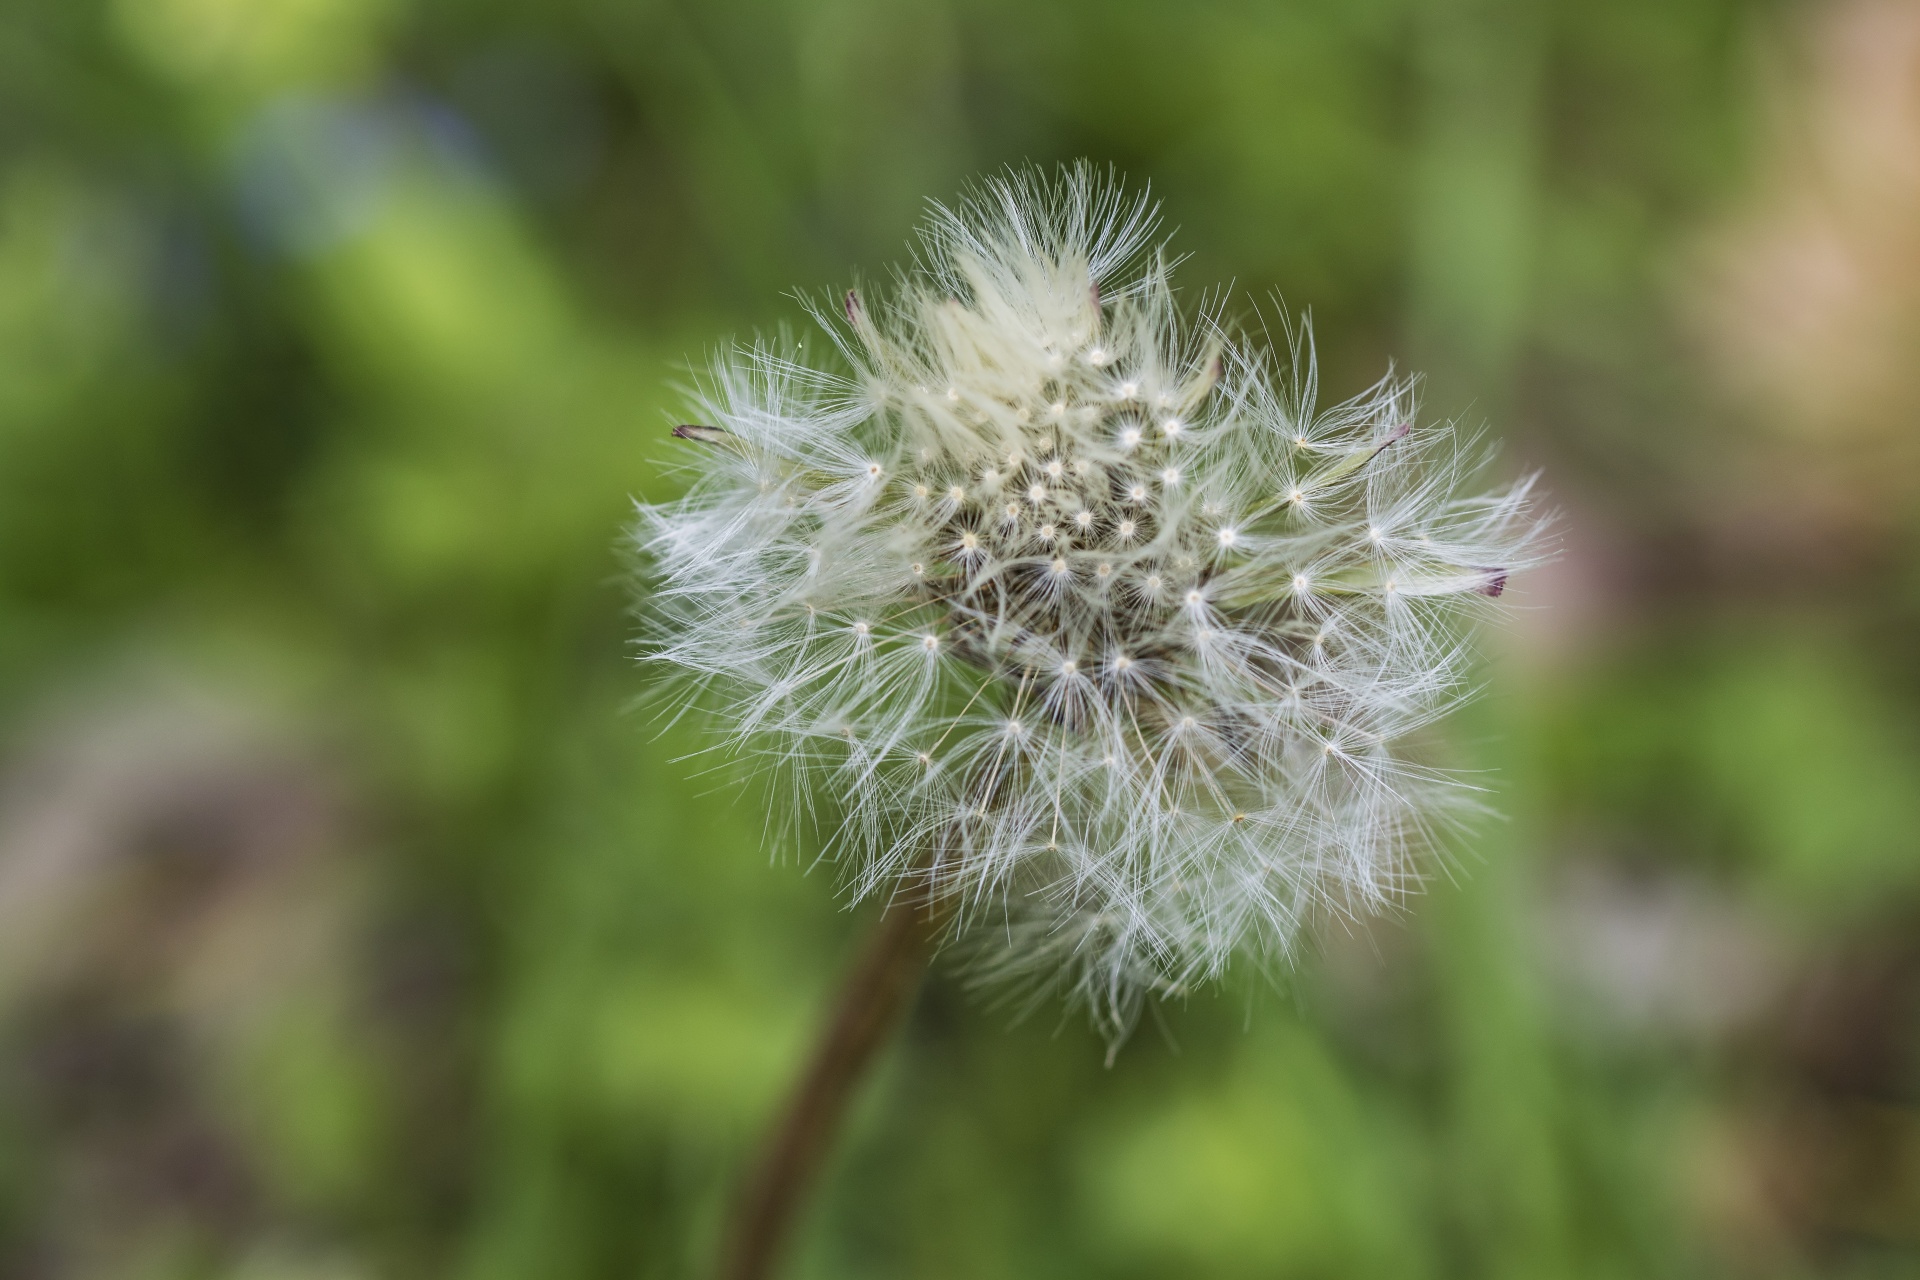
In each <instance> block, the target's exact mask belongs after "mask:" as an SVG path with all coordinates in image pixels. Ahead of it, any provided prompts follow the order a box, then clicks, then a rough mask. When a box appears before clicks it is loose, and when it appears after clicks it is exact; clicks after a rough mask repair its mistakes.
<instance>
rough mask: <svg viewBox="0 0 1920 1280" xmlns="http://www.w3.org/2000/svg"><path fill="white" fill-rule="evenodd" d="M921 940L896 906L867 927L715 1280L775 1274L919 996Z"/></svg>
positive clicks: (741, 1204) (730, 1229) (730, 1227)
mask: <svg viewBox="0 0 1920 1280" xmlns="http://www.w3.org/2000/svg"><path fill="white" fill-rule="evenodd" d="M927 932H928V926H927V922H926V921H924V920H922V919H921V918H920V913H919V912H918V911H916V910H914V909H913V908H912V907H910V906H909V905H907V904H906V903H904V902H901V903H895V904H894V905H893V906H891V907H890V908H888V910H887V912H886V914H885V915H883V916H882V917H881V918H880V921H879V923H878V924H876V925H875V926H874V930H873V933H872V935H871V936H870V937H869V938H868V940H867V944H866V950H865V951H864V953H863V954H862V955H861V957H860V960H859V962H858V963H857V964H856V965H855V966H854V967H853V970H852V971H851V972H850V973H848V974H847V978H846V981H845V983H843V984H842V986H841V988H840V995H839V999H838V1001H837V1003H836V1004H835V1007H834V1010H833V1018H832V1020H831V1021H830V1022H829V1023H828V1024H827V1029H826V1032H825V1034H823V1035H822V1036H821V1038H820V1042H819V1043H818V1044H817V1045H816V1046H815V1047H814V1051H813V1059H812V1061H811V1062H810V1063H809V1064H808V1065H807V1071H806V1075H804V1076H803V1077H801V1080H800V1085H799V1087H798V1088H797V1089H796V1090H795V1091H794V1093H793V1096H792V1098H791V1099H789V1100H788V1102H787V1106H786V1110H785V1111H784V1112H783V1113H782V1114H781V1115H780V1117H779V1120H778V1122H777V1124H776V1125H775V1127H774V1128H773V1130H772V1132H771V1133H770V1134H769V1136H768V1141H767V1145H766V1148H765V1150H764V1151H763V1152H762V1153H761V1156H760V1159H759V1162H758V1163H757V1164H756V1165H755V1166H754V1169H753V1173H752V1176H751V1177H750V1178H749V1179H748V1181H747V1182H746V1183H745V1184H744V1186H743V1187H742V1189H741V1195H740V1199H739V1200H738V1201H737V1202H736V1204H735V1206H734V1210H733V1213H732V1215H731V1217H730V1218H729V1220H728V1224H727V1234H726V1236H725V1237H724V1239H723V1240H722V1242H721V1265H720V1271H719V1275H720V1277H721V1280H766V1278H767V1277H768V1276H770V1275H772V1274H773V1266H774V1263H775V1262H777V1261H778V1260H779V1256H780V1252H781V1248H782V1246H783V1245H784V1244H785V1243H786V1239H787V1236H788V1235H789V1233H790V1232H791V1230H792V1227H793V1223H794V1219H795V1217H796V1216H797V1215H798V1213H799V1210H800V1206H801V1203H802V1202H803V1200H804V1199H805V1197H806V1193H807V1190H808V1188H809V1187H810V1186H811V1184H812V1183H813V1180H814V1178H815V1176H816V1175H817V1174H818V1173H819V1171H820V1166H821V1164H822V1163H824V1162H825V1160H826V1158H827V1155H828V1153H829V1152H830V1151H831V1150H832V1148H833V1137H834V1134H835V1132H836V1131H837V1130H838V1129H839V1127H840V1120H841V1117H842V1116H843V1115H844V1114H845V1112H846V1109H847V1104H848V1102H849V1101H851V1100H852V1098H853V1093H854V1090H855V1089H856V1088H857V1087H858V1086H859V1084H860V1081H861V1079H862V1078H863V1077H864V1076H865V1075H866V1072H867V1068H868V1066H869V1065H870V1064H871V1063H872V1062H873V1059H874V1057H875V1055H876V1054H877V1052H878V1051H879V1049H880V1047H881V1046H882V1045H884V1044H885V1043H886V1041H887V1037H888V1035H889V1033H891V1032H892V1031H893V1029H894V1027H895V1026H897V1025H898V1024H899V1022H900V1019H901V1017H902V1016H903V1015H904V1014H905V1013H906V1011H907V1007H908V1006H909V1005H910V1004H912V1002H913V995H914V992H915V991H917V990H918V989H919V986H920V978H921V976H922V975H923V974H924V973H925V972H926V968H927V955H928V938H927Z"/></svg>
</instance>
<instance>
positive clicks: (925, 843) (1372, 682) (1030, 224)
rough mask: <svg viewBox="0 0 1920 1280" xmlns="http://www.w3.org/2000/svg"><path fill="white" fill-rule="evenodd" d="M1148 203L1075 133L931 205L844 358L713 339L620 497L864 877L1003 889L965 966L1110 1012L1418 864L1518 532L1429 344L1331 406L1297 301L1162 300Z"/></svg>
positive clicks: (696, 649) (734, 738)
mask: <svg viewBox="0 0 1920 1280" xmlns="http://www.w3.org/2000/svg"><path fill="white" fill-rule="evenodd" d="M1155 227H1156V213H1155V210H1154V208H1153V207H1152V206H1151V205H1150V204H1149V203H1148V201H1147V200H1146V198H1145V197H1144V196H1139V197H1129V196H1126V195H1123V194H1122V193H1121V192H1120V191H1119V190H1118V189H1117V188H1116V187H1114V186H1113V185H1112V184H1110V183H1108V182H1106V181H1103V180H1101V179H1099V178H1098V177H1097V176H1096V175H1095V174H1093V172H1092V171H1090V170H1089V169H1086V168H1080V169H1075V170H1072V171H1070V172H1068V173H1065V174H1063V175H1060V176H1058V177H1047V176H1042V175H1039V174H1035V173H1030V172H1029V173H1020V174H1016V175H1012V176H1009V177H1006V178H1003V179H1000V180H997V181H993V182H990V183H987V184H986V185H985V186H984V187H982V188H981V189H979V190H978V191H977V192H976V193H975V194H974V195H973V196H971V197H970V198H968V199H967V200H966V201H964V202H963V203H960V204H958V205H956V206H954V207H952V208H936V209H935V211H934V213H933V216H932V220H931V222H930V224H929V226H928V227H927V229H926V230H925V231H924V233H923V240H922V250H921V254H920V257H919V259H918V262H917V264H916V265H915V266H914V267H913V268H912V269H911V270H909V271H906V272H903V273H902V274H901V275H900V277H899V279H898V281H897V287H896V288H894V289H893V290H892V291H890V293H889V295H888V296H886V297H884V298H881V297H868V296H863V295H859V294H854V293H849V294H847V295H846V296H845V299H844V319H842V318H841V316H839V315H837V314H829V313H826V312H825V311H823V312H822V313H821V314H820V316H819V319H820V321H821V323H822V325H823V326H824V327H825V328H826V329H827V331H828V332H829V334H830V335H831V337H832V338H833V341H834V343H835V344H836V345H837V348H838V353H839V356H840V357H841V362H840V364H839V366H838V367H834V368H826V367H822V366H821V365H820V364H818V363H806V362H803V361H802V359H801V356H800V353H799V352H798V350H797V349H793V348H787V347H781V346H778V345H774V344H761V345H756V346H751V347H747V348H745V349H740V350H736V351H732V352H729V353H727V354H726V355H724V356H722V357H721V358H720V359H719V360H718V361H717V362H716V364H715V365H714V367H713V370H712V374H711V377H710V379H709V382H708V384H707V386H706V388H705V390H704V392H703V394H702V396H701V399H700V416H701V418H702V423H703V425H701V426H699V427H686V428H681V429H680V430H679V431H678V432H677V433H676V434H678V435H680V436H682V437H683V438H685V439H687V440H688V441H689V442H690V445H689V447H690V448H692V449H694V450H695V452H693V453H690V454H689V456H688V460H687V461H688V465H689V468H690V469H691V470H692V472H693V476H694V478H693V482H692V485H691V488H690V490H689V492H688V493H687V495H686V496H685V497H684V498H682V499H681V500H679V501H677V502H672V503H667V504H662V505H653V506H644V507H642V508H641V510H640V527H639V533H638V540H639V543H640V545H641V547H642V549H643V552H644V554H645V557H646V560H647V562H648V564H649V566H650V573H651V581H650V591H649V599H648V609H649V613H650V617H651V628H652V630H651V634H650V637H649V647H648V656H649V658H650V659H651V660H652V661H653V662H655V663H658V664H662V665H665V666H667V667H671V668H673V669H676V670H678V671H679V672H682V673H684V674H685V675H686V676H688V677H690V678H691V680H692V681H693V682H694V684H695V685H696V686H698V692H699V695H700V698H701V700H702V701H703V702H704V703H705V705H707V706H709V707H712V708H714V709H715V710H716V712H717V717H718V720H719V722H720V723H721V724H722V725H723V726H725V728H726V730H727V739H728V741H729V742H730V743H731V744H732V745H733V746H734V747H736V748H738V749H740V750H742V751H744V752H747V753H750V754H752V755H753V756H755V757H756V758H759V759H762V760H764V761H766V762H768V763H770V764H772V765H775V766H779V767H782V768H784V769H786V770H788V771H789V775H790V776H791V777H792V779H793V780H794V783H795V786H796V801H795V806H794V808H795V811H796V812H798V813H818V812H831V813H834V814H835V815H836V819H835V825H834V827H833V829H832V830H831V832H830V837H831V843H832V852H833V853H835V854H836V855H837V856H838V857H839V858H840V859H841V861H842V864H843V865H844V867H845V868H846V873H847V876H848V881H849V884H850V888H851V891H852V892H853V893H854V894H855V895H870V894H876V895H882V896H892V895H898V894H906V895H909V896H911V897H912V899H913V900H916V901H922V902H931V903H934V904H937V905H939V906H940V907H941V908H942V909H943V914H944V918H945V919H947V920H949V921H950V922H951V925H952V928H953V930H954V932H955V933H956V934H963V933H966V932H967V930H968V929H969V927H970V926H972V925H975V924H980V923H983V922H989V921H990V922H991V923H992V924H993V926H994V927H993V928H992V929H978V930H975V931H974V932H975V933H976V934H977V935H978V936H980V937H992V938H994V939H998V941H997V943H994V944H992V945H991V946H987V944H982V945H983V946H987V949H986V950H985V951H984V952H982V955H983V963H984V965H985V966H986V970H987V971H988V972H989V973H991V974H992V975H994V976H1005V977H1008V978H1013V979H1021V978H1024V979H1027V980H1029V981H1035V980H1037V981H1038V982H1040V983H1041V984H1043V985H1046V986H1052V987H1058V988H1060V989H1062V990H1063V991H1065V992H1066V993H1067V994H1068V995H1069V996H1070V997H1071V998H1074V999H1076V1000H1078V1001H1079V1002H1080V1003H1082V1004H1084V1005H1085V1006H1086V1007H1087V1008H1088V1009H1089V1010H1091V1011H1092V1013H1093V1016H1094V1017H1095V1019H1096V1020H1097V1021H1098V1023H1099V1024H1100V1025H1101V1026H1102V1027H1103V1028H1104V1029H1105V1030H1106V1032H1107V1033H1108V1034H1109V1035H1110V1036H1113V1037H1119V1036H1122V1035H1124V1034H1125V1032H1126V1030H1127V1029H1128V1027H1129V1026H1130V1025H1131V1024H1132V1021H1133V1019H1134V1017H1135V1015H1136V1013H1137V1011H1138V1009H1139V1007H1140V1002H1141V1000H1142V998H1143V996H1145V995H1146V994H1148V993H1160V994H1172V995H1177V994H1180V993H1185V992H1188V991H1191V990H1192V989H1194V987H1195V985H1196V984H1198V983H1200V982H1203V981H1205V980H1207V979H1211V978H1215V977H1217V976H1219V975H1220V974H1221V973H1222V972H1223V971H1224V970H1225V969H1226V968H1227V967H1228V965H1229V964H1230V962H1232V961H1233V960H1234V959H1235V957H1237V956H1244V957H1247V958H1248V959H1250V960H1252V961H1254V962H1256V963H1260V962H1266V961H1271V960H1276V959H1279V958H1282V957H1284V956H1285V955H1287V954H1288V953H1289V951H1290V949H1291V948H1292V947H1293V946H1294V944H1295V943H1296V940H1297V939H1298V937H1299V934H1300V932H1301V930H1302V929H1303V927H1305V926H1306V925H1308V924H1309V923H1310V922H1311V921H1312V920H1313V919H1314V918H1315V917H1317V916H1320V915H1324V914H1326V913H1328V912H1352V911H1358V910H1364V909H1369V908H1374V907H1377V906H1379V905H1381V904H1384V903H1387V902H1389V901H1391V900H1392V899H1393V898H1394V896H1395V895H1396V894H1397V893H1399V892H1400V891H1402V890H1403V889H1404V888H1405V887H1407V885H1408V884H1409V881H1410V878H1411V877H1412V875H1413V874H1414V872H1413V866H1414V859H1415V856H1416V855H1417V854H1418V853H1419V851H1420V849H1421V847H1422V845H1423V844H1424V843H1426V842H1427V841H1428V840H1429V838H1430V832H1431V830H1432V829H1433V827H1434V825H1435V823H1436V822H1438V821H1440V820H1441V819H1442V818H1443V817H1444V816H1445V815H1446V814H1447V813H1448V812H1449V811H1450V810H1451V809H1453V808H1457V807H1458V805H1459V803H1460V800H1461V796H1462V792H1463V790H1464V788H1462V787H1461V786H1459V785H1458V784H1457V783H1456V782H1455V781H1453V780H1451V779H1449V778H1448V777H1447V776H1445V775H1444V774H1442V773H1439V772H1437V771H1435V770H1433V769H1430V768H1427V767H1423V766H1422V765H1421V764H1419V763H1417V762H1416V761H1415V759H1413V758H1412V755H1411V754H1410V751H1409V747H1408V743H1409V740H1410V739H1411V737H1412V736H1413V735H1414V734H1416V733H1417V732H1418V731H1420V730H1421V729H1423V728H1425V727H1426V726H1428V725H1429V724H1431V723H1432V722H1433V721H1434V720H1435V719H1436V717H1438V716H1439V715H1441V714H1442V713H1444V712H1445V711H1446V710H1447V709H1448V708H1450V707H1451V706H1452V705H1453V704H1454V703H1456V702H1457V701H1458V700H1459V699H1460V697H1461V696H1462V694H1463V689H1464V683H1463V680H1464V676H1465V664H1466V663H1467V661H1468V659H1469V651H1468V649H1467V648H1466V647H1464V646H1463V644H1462V641H1461V634H1462V633H1461V626H1460V624H1461V622H1462V620H1463V619H1464V618H1465V617H1466V616H1467V615H1468V614H1470V613H1471V612H1472V611H1473V610H1474V609H1475V608H1476V607H1478V606H1482V605H1484V604H1485V603H1486V602H1487V601H1489V600H1490V599H1492V598H1493V597H1496V596H1498V595H1499V594H1500V592H1501V591H1502V589H1503V588H1504V586H1505V584H1506V582H1507V580H1508V576H1509V575H1510V574H1511V573H1513V572H1514V571H1516V570H1518V569H1520V568H1523V567H1525V566H1527V565H1528V564H1530V563H1532V562H1533V561H1535V560H1536V559H1537V558H1538V555H1537V550H1538V545H1539V540H1540V539H1539V533H1540V525H1539V518H1538V516H1537V515H1536V514H1535V513H1534V510H1533V508H1532V505H1531V503H1530V499H1529V483H1528V482H1526V481H1522V482H1520V483H1518V484H1516V485H1513V486H1511V487H1508V488H1505V489H1501V490H1497V491H1494V492H1491V493H1475V492H1468V491H1466V486H1467V485H1468V483H1469V482H1470V480H1471V478H1472V475H1473V473H1474V471H1475V465H1476V459H1475V458H1474V457H1473V456H1472V454H1471V448H1470V445H1469V442H1467V441H1464V440H1463V439H1462V438H1461V437H1460V435H1459V433H1458V432H1457V431H1456V430H1455V429H1454V428H1452V427H1451V426H1448V425H1435V426H1418V425H1413V424H1414V423H1415V422H1416V414H1415V403H1414V390H1415V386H1414V383H1413V382H1412V381H1410V380H1406V379H1401V378H1396V377H1393V376H1388V377H1386V378H1384V379H1383V380H1382V381H1380V382H1379V383H1378V384H1376V385H1375V386H1373V387H1372V388H1371V389H1369V390H1367V391H1366V392H1364V393H1363V394H1361V395H1360V396H1358V397H1357V398H1355V399H1352V400H1349V401H1347V402H1345V403H1343V404H1339V405H1336V406H1334V407H1331V408H1322V407H1319V406H1317V405H1316V404H1315V403H1314V387H1315V377H1314V372H1313V365H1312V347H1311V340H1310V338H1309V337H1308V336H1307V335H1306V333H1305V332H1304V330H1301V331H1299V332H1298V333H1296V335H1295V341H1294V343H1293V346H1292V348H1291V350H1290V351H1286V352H1281V353H1279V354H1275V353H1272V352H1270V351H1268V350H1266V349H1264V348H1263V347H1261V346H1260V345H1258V344H1257V343H1255V342H1253V341H1251V340H1250V339H1248V338H1247V337H1245V336H1243V334H1242V333H1241V332H1240V331H1239V330H1237V329H1235V328H1234V327H1233V326H1232V325H1231V324H1230V323H1228V321H1227V320H1226V319H1225V318H1224V317H1223V316H1222V314H1221V313H1220V312H1219V311H1218V310H1209V311H1206V312H1203V313H1202V314H1200V315H1198V316H1197V317H1196V316H1187V315H1184V314H1183V313H1182V312H1181V310H1180V309H1179V308H1178V307H1177V306H1176V305H1175V302H1174V296H1173V292H1172V288H1171V281H1170V278H1169V271H1170V267H1169V263H1168V259H1167V257H1166V256H1165V255H1164V253H1163V252H1162V251H1161V250H1160V248H1159V247H1158V246H1157V245H1156V243H1155V241H1154V234H1155ZM835 310H836V311H839V310H841V309H840V308H836V309H835ZM809 354H811V353H810V352H809ZM927 388H938V389H939V390H938V391H937V392H936V393H929V392H928V391H927V390H926V389H927ZM1149 401H1150V402H1151V404H1152V405H1153V406H1155V408H1154V409H1153V410H1152V413H1153V416H1152V418H1151V419H1147V420H1143V418H1142V416H1141V415H1142V412H1143V410H1142V405H1143V404H1146V403H1148V402H1149ZM1143 421H1150V422H1151V424H1152V426H1153V427H1154V429H1153V430H1150V431H1149V430H1143V429H1142V424H1143ZM982 495H988V496H982ZM936 496H937V497H936ZM829 802H830V803H829Z"/></svg>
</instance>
